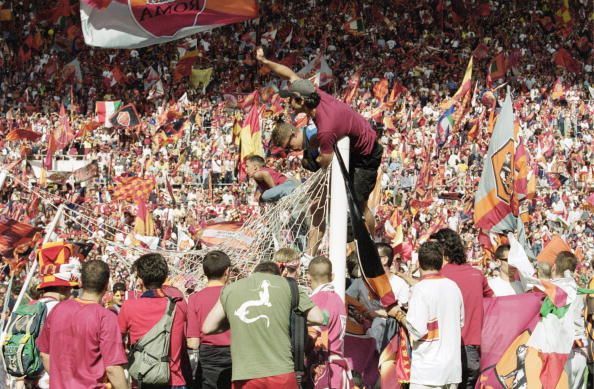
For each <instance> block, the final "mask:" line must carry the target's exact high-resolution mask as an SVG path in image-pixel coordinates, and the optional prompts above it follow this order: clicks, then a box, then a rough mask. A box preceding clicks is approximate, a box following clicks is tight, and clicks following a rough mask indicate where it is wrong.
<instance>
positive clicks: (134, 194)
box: [112, 177, 155, 201]
mask: <svg viewBox="0 0 594 389" xmlns="http://www.w3.org/2000/svg"><path fill="white" fill-rule="evenodd" d="M115 181H116V182H117V185H116V187H115V188H114V189H113V194H112V199H113V200H116V201H118V200H129V201H132V200H133V201H140V200H145V201H146V199H148V196H149V194H150V193H151V192H152V190H153V189H154V188H155V180H154V179H153V178H140V177H116V179H115Z"/></svg>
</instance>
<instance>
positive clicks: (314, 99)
mask: <svg viewBox="0 0 594 389" xmlns="http://www.w3.org/2000/svg"><path fill="white" fill-rule="evenodd" d="M302 99H303V105H305V106H306V107H307V108H309V109H314V108H316V107H317V106H318V105H319V104H320V100H321V98H320V95H319V94H318V92H313V93H310V94H309V95H307V96H303V97H302Z"/></svg>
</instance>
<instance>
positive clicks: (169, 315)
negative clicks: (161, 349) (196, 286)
mask: <svg viewBox="0 0 594 389" xmlns="http://www.w3.org/2000/svg"><path fill="white" fill-rule="evenodd" d="M165 298H167V308H165V313H164V314H163V316H162V317H161V319H159V321H158V322H157V323H156V324H155V325H154V326H153V327H152V328H151V329H150V330H149V331H148V332H147V333H146V334H144V336H143V337H142V338H140V339H139V340H138V341H137V342H136V343H135V344H134V345H132V347H131V350H133V351H142V350H143V349H144V346H143V344H144V343H146V342H147V341H149V342H150V341H152V339H153V338H154V336H155V335H159V333H161V332H160V331H159V332H156V331H158V329H160V328H164V330H165V331H166V332H167V333H169V334H170V333H171V327H172V326H173V313H174V312H175V306H176V305H177V304H176V303H177V302H178V301H179V300H180V299H179V298H178V297H169V296H166V297H165ZM168 339H169V337H167V345H168V344H169V340H168ZM168 347H169V346H168Z"/></svg>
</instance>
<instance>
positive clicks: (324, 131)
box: [256, 48, 383, 231]
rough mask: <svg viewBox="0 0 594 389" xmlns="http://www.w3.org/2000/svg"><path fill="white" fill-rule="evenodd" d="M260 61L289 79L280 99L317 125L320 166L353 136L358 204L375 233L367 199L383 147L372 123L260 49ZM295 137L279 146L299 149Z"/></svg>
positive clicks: (351, 164)
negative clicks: (342, 143)
mask: <svg viewBox="0 0 594 389" xmlns="http://www.w3.org/2000/svg"><path fill="white" fill-rule="evenodd" d="M256 58H257V59H258V61H260V62H261V63H262V64H263V65H265V66H268V67H269V68H270V69H271V70H272V71H273V72H274V73H276V74H277V75H279V76H280V77H282V78H285V79H288V80H289V82H290V85H289V88H288V89H286V90H282V91H280V92H279V94H280V96H281V97H284V98H289V104H290V106H291V108H293V110H294V111H295V113H301V112H303V113H305V114H307V115H308V117H309V118H311V119H312V120H313V122H314V123H315V125H316V127H317V142H318V143H319V151H320V152H319V155H318V156H317V157H316V158H315V163H316V164H317V165H319V166H320V167H322V168H326V167H328V166H329V165H330V162H332V156H333V152H334V145H335V144H336V143H337V142H338V141H339V140H341V139H342V138H344V137H347V136H348V137H349V139H350V159H349V173H350V176H351V179H352V180H353V184H354V191H355V193H354V196H355V201H357V203H358V204H359V207H360V208H361V210H362V211H363V212H364V216H365V223H366V225H367V228H368V230H369V231H373V230H374V228H375V220H374V218H373V214H372V213H371V211H370V209H369V207H368V206H367V200H368V198H369V195H370V194H371V192H372V191H373V188H374V187H375V182H376V178H377V169H378V167H379V165H380V163H381V159H382V154H383V148H382V146H381V145H380V144H379V143H378V137H377V134H376V132H375V131H374V130H373V128H371V124H370V123H369V122H368V121H367V120H365V118H363V116H361V115H360V114H359V113H357V112H355V111H354V110H353V109H352V108H351V107H350V106H349V105H347V104H345V103H343V102H341V101H339V100H337V99H335V98H334V97H333V96H331V95H330V94H328V93H326V92H324V91H322V90H321V89H319V88H316V87H315V86H314V84H313V83H312V82H311V81H309V80H304V79H302V78H300V77H299V76H298V75H297V74H296V73H295V72H293V71H292V70H291V69H289V68H288V67H287V66H285V65H282V64H279V63H276V62H272V61H270V60H268V59H266V57H264V51H263V50H262V48H258V49H257V51H256ZM294 136H295V134H287V136H285V137H284V138H285V139H282V140H281V141H280V142H279V143H283V144H277V145H276V146H279V147H283V148H285V149H286V148H287V147H289V146H291V148H293V149H294V150H295V148H294V146H293V144H292V143H291V140H292V138H293V137H294ZM297 149H298V148H297Z"/></svg>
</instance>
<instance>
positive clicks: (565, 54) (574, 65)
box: [553, 47, 582, 73]
mask: <svg viewBox="0 0 594 389" xmlns="http://www.w3.org/2000/svg"><path fill="white" fill-rule="evenodd" d="M553 62H554V63H555V65H557V66H560V67H562V68H564V69H565V70H567V71H568V72H572V73H581V72H582V64H581V63H580V62H579V61H578V60H576V59H575V58H573V56H572V55H571V53H570V52H569V51H567V50H566V49H564V48H563V47H562V48H560V49H559V50H557V51H556V52H555V54H553Z"/></svg>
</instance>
